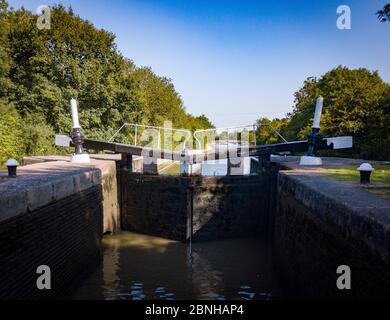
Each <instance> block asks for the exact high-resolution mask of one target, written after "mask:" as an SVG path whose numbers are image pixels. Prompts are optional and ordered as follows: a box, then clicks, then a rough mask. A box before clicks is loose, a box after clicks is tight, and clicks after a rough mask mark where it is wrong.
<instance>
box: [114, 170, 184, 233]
mask: <svg viewBox="0 0 390 320" xmlns="http://www.w3.org/2000/svg"><path fill="white" fill-rule="evenodd" d="M120 179H121V189H122V191H121V222H122V229H123V230H129V231H135V232H140V233H144V234H149V235H154V236H161V237H164V238H169V239H174V240H181V241H184V240H185V239H187V233H188V221H187V219H188V215H187V212H188V201H189V195H188V192H187V189H188V185H189V183H190V180H189V179H188V178H184V177H173V176H172V177H171V176H156V175H141V174H136V173H131V172H128V171H126V170H121V178H120Z"/></svg>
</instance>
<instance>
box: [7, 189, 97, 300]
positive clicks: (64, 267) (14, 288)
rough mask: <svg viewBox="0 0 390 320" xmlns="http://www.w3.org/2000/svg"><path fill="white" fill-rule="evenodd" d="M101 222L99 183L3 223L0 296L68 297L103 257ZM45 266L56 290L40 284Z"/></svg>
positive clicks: (31, 297)
mask: <svg viewBox="0 0 390 320" xmlns="http://www.w3.org/2000/svg"><path fill="white" fill-rule="evenodd" d="M102 222H103V209H102V190H101V187H100V186H93V187H91V188H88V189H86V190H83V191H80V192H78V193H75V194H73V195H71V196H68V197H65V198H63V199H61V200H58V201H55V202H51V203H50V204H48V205H46V206H44V207H41V208H39V209H36V210H33V211H31V212H26V213H23V214H20V215H18V216H15V217H13V218H11V219H7V220H5V221H2V222H0V243H1V244H2V245H1V250H0V261H1V263H0V284H1V286H0V300H3V299H52V298H64V297H67V296H68V294H69V293H70V292H71V291H72V289H74V288H75V287H76V286H77V285H79V284H80V281H82V280H83V279H84V278H85V277H87V276H88V275H89V274H90V273H91V272H92V271H93V270H94V269H95V268H96V266H97V265H98V263H99V262H100V241H101V237H102V230H103V223H102ZM40 265H47V266H49V267H50V269H51V290H38V289H37V286H36V280H37V278H38V277H39V274H37V273H36V272H37V267H38V266H40Z"/></svg>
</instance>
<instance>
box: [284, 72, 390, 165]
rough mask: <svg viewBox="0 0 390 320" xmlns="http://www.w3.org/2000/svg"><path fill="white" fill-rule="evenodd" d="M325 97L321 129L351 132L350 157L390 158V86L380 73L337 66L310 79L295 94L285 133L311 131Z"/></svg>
mask: <svg viewBox="0 0 390 320" xmlns="http://www.w3.org/2000/svg"><path fill="white" fill-rule="evenodd" d="M318 96H323V97H324V109H323V116H322V119H321V132H322V133H323V134H324V135H327V136H342V135H352V136H353V137H354V149H353V150H351V151H350V152H348V153H347V155H349V156H355V157H360V158H371V159H374V158H376V159H389V158H390V86H389V85H388V84H387V83H385V82H384V81H383V80H382V79H381V78H380V76H379V74H378V72H376V71H375V72H370V71H369V70H367V69H355V70H351V69H348V68H346V67H337V68H335V69H333V70H332V71H330V72H328V73H326V74H325V75H324V76H322V77H321V78H319V79H316V78H308V79H307V80H306V81H305V82H304V84H303V87H302V88H301V89H300V90H299V91H297V92H296V93H295V106H294V109H293V111H292V113H290V114H289V115H288V118H289V123H288V124H287V125H286V126H285V128H284V129H283V130H282V133H283V134H284V135H285V136H286V137H287V138H288V139H290V140H293V139H296V138H299V139H305V138H306V136H307V134H308V133H309V132H310V129H311V125H312V121H313V116H314V109H315V101H316V98H317V97H318Z"/></svg>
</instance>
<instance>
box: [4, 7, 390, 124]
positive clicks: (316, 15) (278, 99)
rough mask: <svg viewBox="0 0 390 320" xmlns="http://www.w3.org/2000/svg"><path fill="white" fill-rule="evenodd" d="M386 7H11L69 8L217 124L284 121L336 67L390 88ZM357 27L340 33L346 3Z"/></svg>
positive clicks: (193, 110)
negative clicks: (297, 97) (304, 90)
mask: <svg viewBox="0 0 390 320" xmlns="http://www.w3.org/2000/svg"><path fill="white" fill-rule="evenodd" d="M388 2H390V1H388V0H387V1H386V0H385V1H380V0H354V1H352V0H351V1H343V0H338V1H334V0H326V1H325V0H323V1H318V0H315V1H313V0H311V1H309V0H297V1H292V0H279V1H262V0H257V1H254V0H253V1H250V0H248V1H245V0H241V1H239V0H236V1H233V0H225V1H219V0H214V1H213V0H208V1H205V0H196V1H195V0H159V1H157V0H128V1H119V0H118V1H90V0H82V1H68V0H62V1H49V0H38V1H35V0H24V1H18V0H17V1H9V3H10V5H11V6H13V7H15V8H19V7H20V6H22V5H23V6H24V7H25V8H27V9H29V10H32V11H35V10H36V8H37V7H38V6H39V5H43V4H46V5H52V4H55V3H62V4H64V5H65V6H69V5H71V6H72V8H73V9H74V11H75V12H76V13H77V14H78V15H80V16H81V17H82V18H86V19H88V20H90V21H91V22H93V23H94V25H95V26H97V27H98V28H104V29H106V30H109V31H111V32H113V33H114V34H116V37H117V45H118V48H119V50H120V51H121V52H122V53H123V55H124V56H126V57H128V58H130V59H132V60H133V61H134V62H135V63H136V64H137V65H138V66H151V67H152V68H153V70H154V71H155V72H156V73H157V74H159V75H162V76H167V77H169V78H171V79H172V81H173V83H174V85H175V87H176V90H177V91H178V92H179V93H180V95H181V96H182V98H183V100H184V103H185V106H186V109H187V111H189V112H191V113H193V114H195V115H199V114H201V113H204V114H206V115H207V116H209V118H210V119H211V120H212V121H213V122H214V124H215V125H217V126H234V125H246V124H251V123H253V122H254V121H255V120H256V119H257V118H259V117H261V116H266V117H270V118H272V117H283V116H285V115H286V113H287V112H289V111H291V110H292V106H293V101H294V97H293V94H294V92H295V91H296V90H298V89H299V88H300V87H301V86H302V83H303V81H304V80H305V79H306V78H307V77H309V76H317V77H319V76H321V75H322V74H324V73H326V72H327V71H329V70H331V69H332V68H334V67H336V66H338V65H345V66H348V67H351V68H358V67H365V68H368V69H370V70H378V71H379V74H380V75H381V76H382V78H383V79H384V80H385V81H387V82H390V58H389V57H390V41H389V39H390V23H379V22H378V20H377V19H376V17H375V12H376V11H378V10H379V9H380V8H382V7H383V6H384V4H386V3H388ZM343 4H346V5H349V6H350V8H351V10H352V29H351V30H339V29H337V27H336V20H337V17H338V15H337V13H336V9H337V7H338V6H339V5H343Z"/></svg>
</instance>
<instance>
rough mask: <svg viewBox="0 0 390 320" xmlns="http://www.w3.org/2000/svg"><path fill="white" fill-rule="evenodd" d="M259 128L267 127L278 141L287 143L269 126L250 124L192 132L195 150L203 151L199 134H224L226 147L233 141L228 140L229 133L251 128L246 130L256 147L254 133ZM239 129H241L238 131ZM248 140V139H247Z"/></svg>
mask: <svg viewBox="0 0 390 320" xmlns="http://www.w3.org/2000/svg"><path fill="white" fill-rule="evenodd" d="M261 127H268V128H270V129H271V131H272V132H273V133H275V134H276V135H277V136H278V137H279V138H280V139H282V140H283V141H284V142H285V143H288V141H287V140H286V139H285V138H284V137H283V136H282V135H281V134H280V132H279V131H277V130H276V129H275V128H274V127H272V126H271V125H270V124H250V125H244V126H235V127H221V128H211V129H202V130H196V131H195V132H194V138H195V141H196V144H197V148H198V149H199V150H201V149H203V148H202V143H201V141H200V140H199V138H200V137H199V135H200V134H204V133H208V132H213V131H214V132H218V131H219V132H222V133H226V142H227V145H229V143H232V142H234V140H232V139H230V133H232V131H233V132H235V133H238V132H241V133H242V132H243V131H244V130H245V129H248V128H251V130H248V135H249V133H250V132H251V131H252V132H253V145H254V146H256V145H257V138H256V132H257V130H258V129H259V128H261ZM239 129H241V130H240V131H239ZM249 140H250V139H249ZM248 142H249V145H250V141H248Z"/></svg>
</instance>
